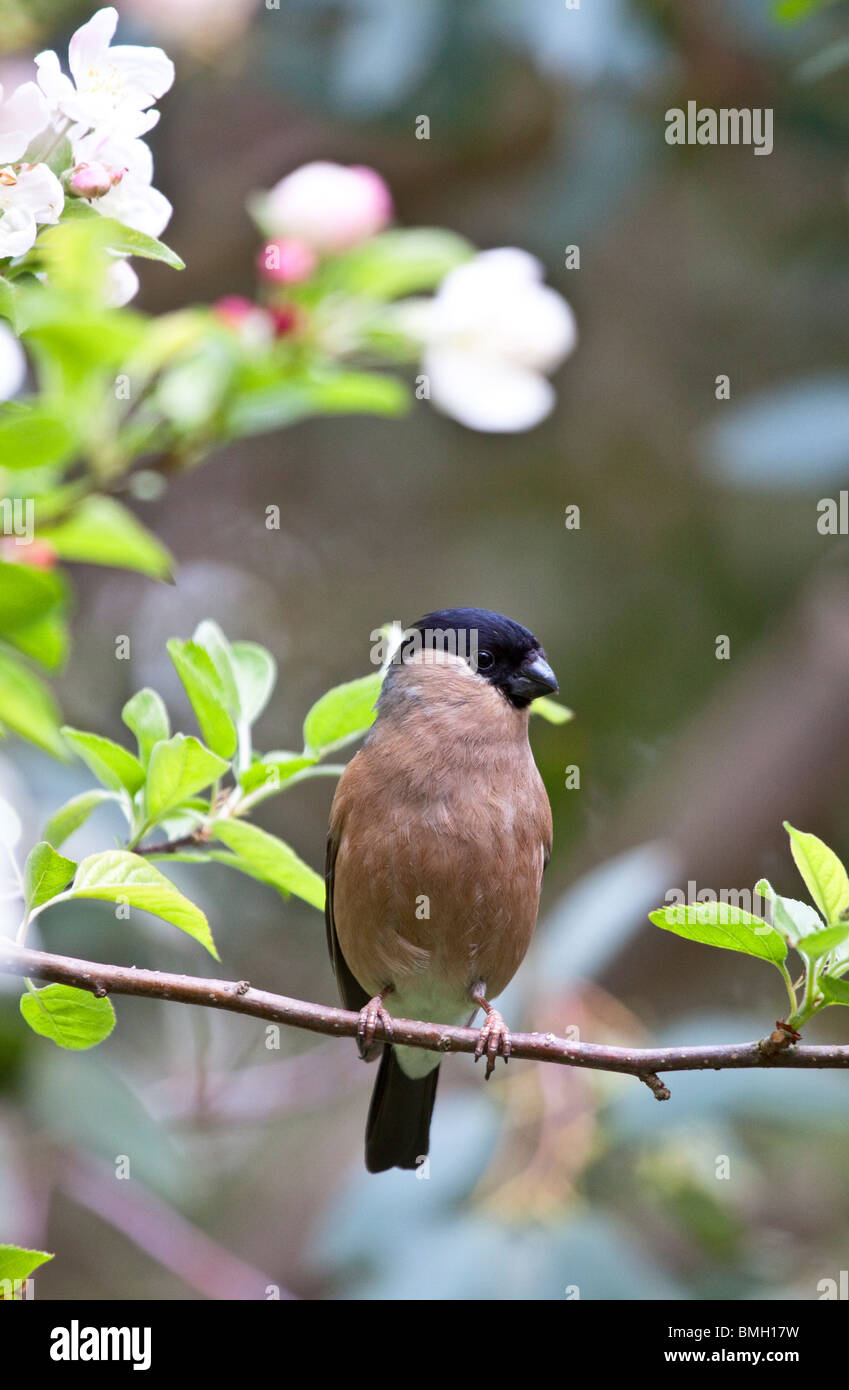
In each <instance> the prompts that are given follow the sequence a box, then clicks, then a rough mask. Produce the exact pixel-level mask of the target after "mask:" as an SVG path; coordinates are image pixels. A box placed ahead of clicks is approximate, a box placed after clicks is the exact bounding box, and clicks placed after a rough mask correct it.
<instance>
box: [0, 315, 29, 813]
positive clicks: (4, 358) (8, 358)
mask: <svg viewBox="0 0 849 1390" xmlns="http://www.w3.org/2000/svg"><path fill="white" fill-rule="evenodd" d="M26 370H27V364H26V358H25V357H24V354H23V352H22V350H21V345H20V343H19V342H18V340H17V338H16V337H15V335H14V333H13V332H12V330H11V328H9V326H8V325H7V324H5V323H3V322H2V321H0V401H8V400H9V398H10V397H11V396H16V395H17V393H18V392H19V391H20V389H21V387H22V386H23V384H24V377H25V376H26ZM4 806H5V803H2V802H0V832H2V811H3V809H4ZM0 840H2V834H0Z"/></svg>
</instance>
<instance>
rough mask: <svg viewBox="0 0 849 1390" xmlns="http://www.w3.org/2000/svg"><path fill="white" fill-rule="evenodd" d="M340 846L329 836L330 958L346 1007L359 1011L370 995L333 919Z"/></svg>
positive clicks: (327, 918) (326, 878) (327, 922)
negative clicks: (356, 976)
mask: <svg viewBox="0 0 849 1390" xmlns="http://www.w3.org/2000/svg"><path fill="white" fill-rule="evenodd" d="M338 848H339V841H338V839H337V837H336V836H335V835H333V834H330V835H328V837H327V859H326V864H325V870H324V882H325V884H326V886H327V893H326V895H325V900H324V921H325V925H326V927H327V949H328V951H329V952H330V959H331V961H332V963H333V973H334V975H335V976H336V984H337V986H338V988H339V995H340V998H341V1000H342V1003H343V1004H344V1005H345V1008H346V1009H351V1010H352V1011H353V1012H355V1013H359V1011H360V1009H362V1008H363V1006H364V1005H365V1004H367V1003H368V1001H369V997H368V994H367V993H366V991H365V990H364V989H363V987H362V985H361V984H359V983H358V981H357V980H355V979H354V976H353V975H352V974H351V971H350V970H349V968H348V962H347V961H346V960H345V957H344V956H343V955H342V949H341V947H340V945H339V938H338V936H337V935H336V924H335V922H334V920H333V881H334V877H335V873H334V871H335V868H336V851H337V849H338Z"/></svg>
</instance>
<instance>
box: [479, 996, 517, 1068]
mask: <svg viewBox="0 0 849 1390" xmlns="http://www.w3.org/2000/svg"><path fill="white" fill-rule="evenodd" d="M484 1053H485V1054H486V1076H485V1078H484V1079H485V1080H486V1081H488V1080H489V1078H490V1077H491V1076H492V1073H493V1072H494V1071H495V1059H496V1057H499V1056H501V1057H503V1058H504V1061H505V1063H507V1062H509V1060H510V1029H509V1028H508V1027H507V1024H506V1023H505V1022H504V1019H503V1018H502V1017H501V1014H500V1013H499V1012H498V1010H497V1009H493V1008H492V1006H490V1008H489V1009H488V1010H487V1015H486V1018H485V1019H484V1023H483V1027H482V1028H481V1030H480V1033H479V1035H478V1041H477V1046H476V1048H475V1061H476V1062H479V1061H480V1059H481V1057H483V1055H484Z"/></svg>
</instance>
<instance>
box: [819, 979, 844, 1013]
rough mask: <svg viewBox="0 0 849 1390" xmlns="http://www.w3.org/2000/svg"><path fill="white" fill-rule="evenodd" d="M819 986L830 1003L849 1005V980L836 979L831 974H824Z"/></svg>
mask: <svg viewBox="0 0 849 1390" xmlns="http://www.w3.org/2000/svg"><path fill="white" fill-rule="evenodd" d="M819 987H820V989H821V990H822V992H823V995H824V996H825V998H826V999H827V1000H828V1002H829V1004H846V1005H847V1006H849V980H835V979H833V978H832V976H831V975H823V976H822V978H821V979H820V981H819Z"/></svg>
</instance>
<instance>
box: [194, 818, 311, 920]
mask: <svg viewBox="0 0 849 1390" xmlns="http://www.w3.org/2000/svg"><path fill="white" fill-rule="evenodd" d="M213 833H214V835H215V838H216V839H218V840H220V841H221V843H222V844H225V845H227V847H228V848H229V849H232V850H234V851H235V853H236V855H237V858H238V859H239V860H241V861H242V862H241V863H240V864H239V863H237V864H234V865H233V867H234V868H242V869H243V870H244V871H245V872H248V873H252V874H253V875H254V876H255V877H257V878H261V879H262V880H263V882H265V883H269V884H271V885H272V887H274V888H278V889H280V890H281V892H283V893H295V894H297V896H298V897H299V898H303V899H304V900H305V901H306V902H308V903H310V904H311V905H312V906H313V907H317V908H318V909H319V911H322V910H323V908H324V879H323V878H322V877H321V875H320V874H317V873H316V872H315V870H314V869H311V868H310V867H309V865H308V864H305V863H304V861H303V859H300V858H299V857H298V855H297V854H296V853H295V851H294V850H293V849H291V848H290V847H289V845H287V844H284V842H283V841H282V840H278V839H277V838H276V837H275V836H274V835H269V834H268V832H267V831H265V830H260V828H259V826H256V825H248V824H246V823H245V822H244V821H233V820H222V821H217V822H216V823H215V827H214V831H213Z"/></svg>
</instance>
